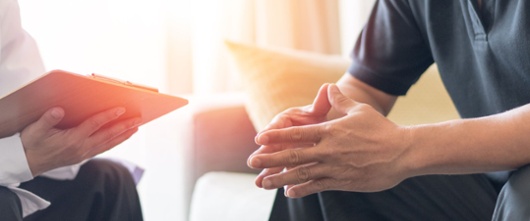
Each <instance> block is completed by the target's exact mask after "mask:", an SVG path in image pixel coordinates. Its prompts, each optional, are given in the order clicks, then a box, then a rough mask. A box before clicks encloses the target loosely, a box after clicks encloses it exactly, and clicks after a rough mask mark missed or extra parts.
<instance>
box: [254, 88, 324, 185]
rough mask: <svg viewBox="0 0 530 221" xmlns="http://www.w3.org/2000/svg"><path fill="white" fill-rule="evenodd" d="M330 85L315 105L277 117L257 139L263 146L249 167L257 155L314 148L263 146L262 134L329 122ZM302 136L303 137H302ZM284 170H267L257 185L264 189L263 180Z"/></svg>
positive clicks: (257, 151) (258, 178) (321, 93)
mask: <svg viewBox="0 0 530 221" xmlns="http://www.w3.org/2000/svg"><path fill="white" fill-rule="evenodd" d="M328 86H329V85H328V84H324V85H323V86H322V87H321V88H320V90H319V92H318V94H317V96H316V98H315V100H314V101H313V104H311V105H308V106H304V107H295V108H289V109H287V110H286V111H284V112H282V113H280V114H278V115H276V117H275V118H274V119H273V120H272V121H271V123H269V125H267V126H266V127H265V129H263V130H262V131H261V132H259V133H258V135H257V136H256V138H255V142H256V144H258V145H262V146H261V147H260V148H259V149H258V150H256V151H255V152H254V153H252V154H251V155H250V157H249V159H248V166H249V167H252V158H253V156H255V155H257V154H264V153H275V152H280V151H282V150H285V149H289V148H301V147H308V146H313V143H307V144H300V143H298V144H296V146H294V145H292V146H291V145H284V144H282V145H263V144H264V143H267V141H266V140H263V137H262V136H261V134H262V133H264V132H266V131H270V130H273V129H281V128H288V127H292V126H302V125H311V124H317V123H321V122H324V121H326V120H327V114H328V112H329V111H330V109H331V105H330V103H329V100H328V94H327V91H328ZM300 136H301V135H300ZM283 170H284V167H275V168H266V169H263V171H262V172H261V173H260V174H259V175H258V176H257V177H256V180H255V183H256V185H257V186H259V187H262V181H263V178H264V177H266V176H269V175H272V174H277V173H280V172H282V171H283Z"/></svg>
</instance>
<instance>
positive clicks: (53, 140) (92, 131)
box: [20, 107, 142, 176]
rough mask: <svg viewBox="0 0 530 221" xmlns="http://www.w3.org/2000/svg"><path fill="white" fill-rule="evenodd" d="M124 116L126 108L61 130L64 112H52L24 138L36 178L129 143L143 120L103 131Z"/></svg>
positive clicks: (133, 120) (136, 119) (100, 114)
mask: <svg viewBox="0 0 530 221" xmlns="http://www.w3.org/2000/svg"><path fill="white" fill-rule="evenodd" d="M123 113H125V109H124V108H122V107H117V108H113V109H110V110H107V111H103V112H101V113H98V114H96V115H94V116H92V117H90V118H88V119H87V120H85V121H84V122H83V123H81V124H80V125H79V126H77V127H74V128H70V129H65V130H60V129H57V128H55V127H54V126H55V125H57V124H58V123H59V122H60V121H61V120H62V119H63V117H64V115H65V113H64V110H63V109H62V108H58V107H55V108H51V109H50V110H48V111H47V112H46V113H44V114H43V115H42V116H41V118H40V119H39V120H37V121H36V122H34V123H32V124H30V125H29V126H27V127H26V128H24V130H23V131H22V132H21V135H20V137H21V140H22V144H23V146H24V150H25V152H26V158H27V160H28V164H29V167H30V170H31V172H32V174H33V176H37V175H39V174H41V173H43V172H46V171H48V170H51V169H55V168H58V167H62V166H68V165H72V164H76V163H79V162H81V161H83V160H85V159H89V158H92V157H94V156H95V155H98V154H100V153H102V152H104V151H106V150H109V149H111V148H113V147H114V146H116V145H118V144H120V143H121V142H123V141H125V140H127V139H128V138H129V137H131V136H132V135H133V134H134V133H135V132H136V131H138V126H139V125H140V124H141V122H142V120H141V119H140V118H132V119H126V120H122V121H118V122H116V123H112V124H111V125H110V126H108V127H107V126H105V127H103V126H104V125H105V124H107V123H109V122H111V121H113V120H115V119H117V118H118V117H120V116H121V115H123Z"/></svg>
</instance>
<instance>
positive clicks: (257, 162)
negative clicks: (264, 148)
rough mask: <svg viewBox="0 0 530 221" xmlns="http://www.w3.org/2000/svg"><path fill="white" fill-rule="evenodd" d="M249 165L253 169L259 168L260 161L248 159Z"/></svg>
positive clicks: (254, 158)
mask: <svg viewBox="0 0 530 221" xmlns="http://www.w3.org/2000/svg"><path fill="white" fill-rule="evenodd" d="M250 165H251V166H252V167H254V168H259V167H260V166H261V161H260V160H259V159H258V158H256V157H252V158H251V159H250Z"/></svg>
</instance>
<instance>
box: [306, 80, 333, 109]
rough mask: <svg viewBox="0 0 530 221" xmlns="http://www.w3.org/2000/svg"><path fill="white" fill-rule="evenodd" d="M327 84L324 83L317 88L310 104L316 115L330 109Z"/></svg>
mask: <svg viewBox="0 0 530 221" xmlns="http://www.w3.org/2000/svg"><path fill="white" fill-rule="evenodd" d="M328 87H329V84H324V85H322V86H321V87H320V89H319V90H318V94H317V96H316V97H315V100H314V101H313V105H312V110H311V111H312V112H313V113H314V114H316V115H326V114H327V113H328V112H329V110H330V109H331V104H330V102H329V99H328Z"/></svg>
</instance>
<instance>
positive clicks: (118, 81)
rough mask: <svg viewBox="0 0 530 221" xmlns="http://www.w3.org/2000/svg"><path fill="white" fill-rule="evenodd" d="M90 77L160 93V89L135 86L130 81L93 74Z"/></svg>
mask: <svg viewBox="0 0 530 221" xmlns="http://www.w3.org/2000/svg"><path fill="white" fill-rule="evenodd" d="M89 76H90V77H92V78H94V79H97V80H101V81H108V82H112V83H115V84H123V85H126V86H129V87H134V88H138V89H143V90H148V91H152V92H156V93H158V89H157V88H154V87H149V86H145V85H139V84H134V83H132V82H130V81H122V80H118V79H115V78H110V77H105V76H101V75H98V74H95V73H92V74H91V75H89Z"/></svg>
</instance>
